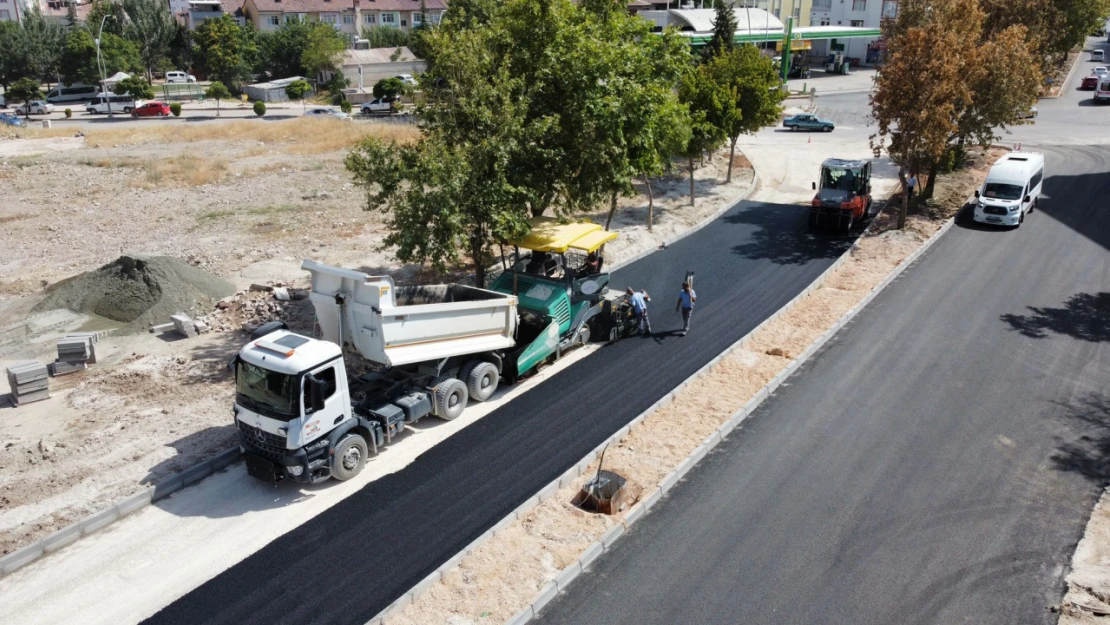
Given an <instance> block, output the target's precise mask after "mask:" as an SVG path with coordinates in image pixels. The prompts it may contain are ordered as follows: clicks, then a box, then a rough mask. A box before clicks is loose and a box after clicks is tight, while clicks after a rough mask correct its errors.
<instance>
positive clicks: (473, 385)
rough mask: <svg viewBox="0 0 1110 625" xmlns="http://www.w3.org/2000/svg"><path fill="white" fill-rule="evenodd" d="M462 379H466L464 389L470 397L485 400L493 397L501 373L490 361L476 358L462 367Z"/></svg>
mask: <svg viewBox="0 0 1110 625" xmlns="http://www.w3.org/2000/svg"><path fill="white" fill-rule="evenodd" d="M462 379H463V380H465V381H466V391H467V394H468V395H469V396H470V399H473V400H475V401H486V400H487V399H489V398H490V397H493V393H494V391H496V390H497V383H498V382H499V381H500V380H501V375H500V374H499V373H497V367H496V366H494V364H493V363H492V362H485V361H482V360H478V361H474V362H471V363H469V364H467V366H466V367H463V374H462Z"/></svg>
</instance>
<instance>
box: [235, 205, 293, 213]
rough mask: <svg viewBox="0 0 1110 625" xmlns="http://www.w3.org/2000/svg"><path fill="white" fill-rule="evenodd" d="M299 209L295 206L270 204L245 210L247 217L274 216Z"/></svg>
mask: <svg viewBox="0 0 1110 625" xmlns="http://www.w3.org/2000/svg"><path fill="white" fill-rule="evenodd" d="M300 209H301V207H300V206H297V205H295V204H271V205H270V206H256V207H254V208H249V209H247V214H248V215H274V214H277V213H293V212H296V211H298V210H300Z"/></svg>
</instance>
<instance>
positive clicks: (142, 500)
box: [0, 447, 239, 577]
mask: <svg viewBox="0 0 1110 625" xmlns="http://www.w3.org/2000/svg"><path fill="white" fill-rule="evenodd" d="M238 459H239V448H238V447H233V448H231V449H227V450H224V451H222V452H220V453H218V454H216V455H215V456H212V457H211V458H209V459H208V460H205V461H204V462H201V463H200V464H198V465H196V466H194V467H190V468H189V469H186V470H185V471H182V472H181V473H175V474H174V475H171V476H169V477H167V478H166V479H164V480H162V481H161V482H158V483H157V484H155V485H154V486H148V487H147V488H144V489H143V490H141V491H139V492H137V493H135V494H134V495H131V496H130V497H126V498H124V499H121V500H119V501H117V502H116V503H114V504H112V505H111V506H109V507H107V508H104V509H103V510H100V511H99V512H95V513H93V514H91V515H89V516H87V517H85V518H84V519H81V520H80V521H77V522H76V523H71V524H70V525H67V526H66V527H63V528H62V529H60V530H58V531H56V532H54V533H53V534H51V535H49V536H47V537H45V538H42V539H40V540H37V541H35V542H33V543H31V544H30V545H27V546H26V547H23V548H22V549H17V550H15V551H13V552H11V553H9V554H8V555H6V556H4V557H2V558H0V577H3V576H4V575H8V574H9V573H12V572H14V571H16V570H18V569H20V568H23V567H24V566H27V565H28V564H30V563H32V562H34V561H35V560H38V559H39V558H41V557H43V556H45V555H47V554H50V553H54V552H55V551H58V550H59V549H61V548H63V547H65V546H66V545H69V544H72V543H74V542H76V541H78V540H80V539H81V538H84V537H85V536H88V535H89V534H92V533H93V532H96V531H97V530H101V529H104V528H105V527H107V526H109V525H111V524H112V523H115V522H116V521H118V520H120V519H122V518H124V517H125V516H127V515H129V514H131V513H132V512H135V511H136V510H139V509H141V508H145V507H146V506H149V505H150V504H152V503H154V502H155V501H158V500H159V499H164V498H166V497H169V496H170V495H172V494H174V493H176V492H177V491H179V490H181V489H182V488H185V487H186V486H191V485H192V484H195V483H197V482H199V481H200V480H202V479H203V478H205V477H207V476H209V475H211V474H212V473H215V472H216V471H219V470H220V469H222V468H224V467H226V466H227V465H229V464H231V463H233V462H235V461H236V460H238Z"/></svg>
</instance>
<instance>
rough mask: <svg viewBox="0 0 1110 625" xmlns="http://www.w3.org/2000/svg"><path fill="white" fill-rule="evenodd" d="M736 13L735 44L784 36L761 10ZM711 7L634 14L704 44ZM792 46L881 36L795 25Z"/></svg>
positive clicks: (866, 30) (874, 30)
mask: <svg viewBox="0 0 1110 625" xmlns="http://www.w3.org/2000/svg"><path fill="white" fill-rule="evenodd" d="M732 11H733V13H734V14H735V15H736V24H737V28H736V36H735V37H734V38H733V39H734V41H736V43H760V42H765V41H766V42H781V41H782V40H783V38H784V37H785V36H786V31H787V28H786V25H785V24H783V23H782V20H780V19H779V18H777V17H775V16H774V15H771V14H770V13H768V12H767V11H765V10H763V9H747V8H739V9H733V10H732ZM715 13H716V12H715V11H714V10H713V9H671V10H667V11H639V12H637V13H636V14H637V15H639V16H640V17H643V18H645V19H647V20H649V21H651V22H654V23H655V25H656V26H658V27H660V29H662V28H666V27H667V26H674V27H675V28H677V29H678V30H679V35H681V36H683V37H686V38H687V39H688V40H689V42H690V45H691V46H694V47H699V46H703V45H705V44H706V43H708V42H709V40H710V39H712V38H713V19H714V17H715ZM790 32H791V37H790V39H791V48H793V49H804V48H805V44H802V45H797V44H799V43H800V42H804V41H820V40H824V39H876V38H878V37H881V36H882V31H880V30H879V29H878V28H860V27H854V26H804V27H799V26H795V27H794V28H793V29H792V30H791V31H790Z"/></svg>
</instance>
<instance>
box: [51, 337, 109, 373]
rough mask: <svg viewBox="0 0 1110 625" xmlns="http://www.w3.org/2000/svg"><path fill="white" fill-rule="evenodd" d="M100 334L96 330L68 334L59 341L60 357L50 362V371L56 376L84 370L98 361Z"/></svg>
mask: <svg viewBox="0 0 1110 625" xmlns="http://www.w3.org/2000/svg"><path fill="white" fill-rule="evenodd" d="M99 341H100V335H99V334H98V333H96V332H77V333H74V334H67V335H66V336H64V337H62V338H61V339H60V340H59V341H58V359H57V360H55V361H54V362H53V363H51V364H50V372H51V373H52V374H53V375H54V376H55V377H56V376H59V375H68V374H70V373H77V372H78V371H84V370H85V369H87V368H88V366H89V365H90V364H93V363H95V362H96V344H97V342H99Z"/></svg>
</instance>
